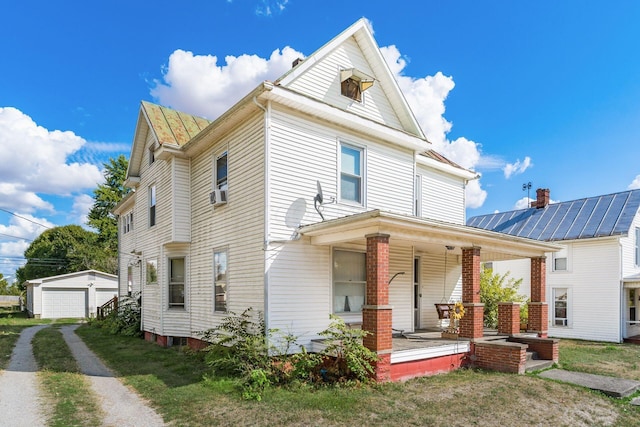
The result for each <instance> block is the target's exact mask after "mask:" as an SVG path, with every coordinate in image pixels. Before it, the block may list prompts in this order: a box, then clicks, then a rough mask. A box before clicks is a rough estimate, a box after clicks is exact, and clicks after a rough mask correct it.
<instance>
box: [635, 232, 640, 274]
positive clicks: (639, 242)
mask: <svg viewBox="0 0 640 427" xmlns="http://www.w3.org/2000/svg"><path fill="white" fill-rule="evenodd" d="M636 265H637V266H640V228H636Z"/></svg>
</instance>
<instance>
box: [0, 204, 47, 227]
mask: <svg viewBox="0 0 640 427" xmlns="http://www.w3.org/2000/svg"><path fill="white" fill-rule="evenodd" d="M0 211H2V212H6V213H8V214H11V215H13V216H15V217H18V218H20V219H24V220H25V221H29V222H31V223H33V224H35V225H39V226H40V227H44V228H46V229H50V228H51V227H49V226H48V225H44V224H40V223H39V222H36V221H34V220H32V219H29V218H25V217H23V216H20V215H18V214H17V213H13V212H11V211H8V210H6V209H2V208H0Z"/></svg>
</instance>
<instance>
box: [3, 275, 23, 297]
mask: <svg viewBox="0 0 640 427" xmlns="http://www.w3.org/2000/svg"><path fill="white" fill-rule="evenodd" d="M21 292H22V289H20V287H19V286H18V285H17V284H15V283H14V284H11V283H9V281H8V280H7V278H6V277H4V276H3V275H2V273H0V295H20V293H21Z"/></svg>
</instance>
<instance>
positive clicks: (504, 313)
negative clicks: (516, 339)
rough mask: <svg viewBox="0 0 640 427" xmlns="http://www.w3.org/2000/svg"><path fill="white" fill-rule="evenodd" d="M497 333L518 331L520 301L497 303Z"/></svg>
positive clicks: (506, 333)
mask: <svg viewBox="0 0 640 427" xmlns="http://www.w3.org/2000/svg"><path fill="white" fill-rule="evenodd" d="M498 333H499V334H505V335H515V334H519V333H520V303H518V302H499V303H498Z"/></svg>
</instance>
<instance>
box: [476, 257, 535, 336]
mask: <svg viewBox="0 0 640 427" xmlns="http://www.w3.org/2000/svg"><path fill="white" fill-rule="evenodd" d="M510 274H511V273H510V272H506V273H505V274H502V275H500V274H499V273H495V274H494V273H493V270H492V269H484V270H482V272H481V273H480V302H482V303H483V304H484V326H486V327H487V328H495V327H497V326H498V303H501V302H524V301H526V300H527V297H526V296H524V295H520V294H518V290H519V289H520V284H521V283H522V279H515V278H513V277H509V275H510Z"/></svg>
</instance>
